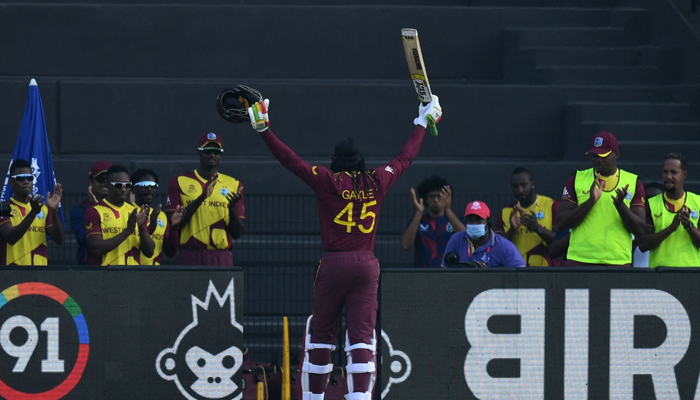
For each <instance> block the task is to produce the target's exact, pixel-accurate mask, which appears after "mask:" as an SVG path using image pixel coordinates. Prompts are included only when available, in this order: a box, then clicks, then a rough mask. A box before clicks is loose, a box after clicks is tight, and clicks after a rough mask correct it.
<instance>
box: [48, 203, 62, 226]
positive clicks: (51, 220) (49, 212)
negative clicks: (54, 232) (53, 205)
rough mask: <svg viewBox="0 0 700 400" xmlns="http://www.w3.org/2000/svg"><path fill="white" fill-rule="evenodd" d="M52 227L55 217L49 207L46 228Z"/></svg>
mask: <svg viewBox="0 0 700 400" xmlns="http://www.w3.org/2000/svg"><path fill="white" fill-rule="evenodd" d="M59 223H60V222H59ZM51 225H53V217H52V216H51V209H49V207H48V206H47V207H46V224H45V225H44V226H45V227H46V228H48V227H49V226H51Z"/></svg>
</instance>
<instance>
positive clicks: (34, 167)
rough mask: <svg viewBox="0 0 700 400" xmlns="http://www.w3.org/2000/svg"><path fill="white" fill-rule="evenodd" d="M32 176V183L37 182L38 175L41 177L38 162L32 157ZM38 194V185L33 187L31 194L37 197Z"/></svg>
mask: <svg viewBox="0 0 700 400" xmlns="http://www.w3.org/2000/svg"><path fill="white" fill-rule="evenodd" d="M32 175H33V176H34V182H39V175H41V168H40V167H39V160H37V159H36V158H33V157H32ZM38 193H39V185H36V184H35V185H33V187H32V194H33V195H35V196H36V195H37V194H38Z"/></svg>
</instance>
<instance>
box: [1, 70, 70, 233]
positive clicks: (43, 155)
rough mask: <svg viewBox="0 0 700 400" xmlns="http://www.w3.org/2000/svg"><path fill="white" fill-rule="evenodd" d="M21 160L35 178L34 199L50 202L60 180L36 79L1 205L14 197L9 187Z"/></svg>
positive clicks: (18, 136) (59, 210)
mask: <svg viewBox="0 0 700 400" xmlns="http://www.w3.org/2000/svg"><path fill="white" fill-rule="evenodd" d="M17 159H24V160H27V161H29V163H30V164H31V166H32V174H33V175H34V191H33V192H32V195H37V194H40V195H42V196H44V198H46V192H50V193H51V194H53V191H54V187H55V186H56V176H55V175H54V173H53V160H52V159H51V149H50V148H49V138H48V135H47V134H46V120H44V106H43V104H42V103H41V95H40V94H39V86H37V84H36V81H35V80H34V79H32V81H31V82H30V83H29V94H28V95H27V105H26V106H25V108H24V117H22V125H20V127H19V134H18V135H17V142H16V143H15V151H14V152H13V153H12V160H10V165H9V166H8V167H7V175H6V176H5V184H4V185H3V187H2V196H0V201H7V200H9V199H10V198H11V197H12V188H11V187H10V185H9V184H8V181H9V180H10V166H11V165H12V162H13V161H14V160H17ZM58 213H59V215H60V217H61V223H63V226H64V227H65V226H66V224H65V221H64V220H63V210H62V208H61V205H60V204H59V206H58Z"/></svg>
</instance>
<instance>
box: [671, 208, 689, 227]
mask: <svg viewBox="0 0 700 400" xmlns="http://www.w3.org/2000/svg"><path fill="white" fill-rule="evenodd" d="M676 217H677V218H678V220H679V221H680V223H681V225H683V227H684V228H685V229H688V228H690V209H689V208H688V206H686V205H683V208H681V210H680V211H678V212H677V213H676ZM674 220H675V218H674Z"/></svg>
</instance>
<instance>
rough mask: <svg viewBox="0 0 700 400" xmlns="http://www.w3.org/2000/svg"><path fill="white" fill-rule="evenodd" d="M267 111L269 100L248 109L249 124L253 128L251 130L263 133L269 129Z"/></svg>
mask: <svg viewBox="0 0 700 400" xmlns="http://www.w3.org/2000/svg"><path fill="white" fill-rule="evenodd" d="M269 109H270V100H269V99H265V100H263V101H259V102H257V103H255V104H253V105H252V106H250V107H248V116H249V117H250V124H251V125H252V126H253V129H255V130H256V131H258V132H265V131H266V130H267V129H268V128H269V127H270V115H269V114H268V110H269Z"/></svg>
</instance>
